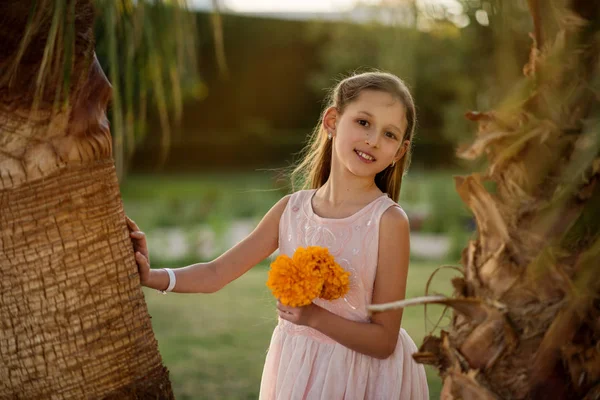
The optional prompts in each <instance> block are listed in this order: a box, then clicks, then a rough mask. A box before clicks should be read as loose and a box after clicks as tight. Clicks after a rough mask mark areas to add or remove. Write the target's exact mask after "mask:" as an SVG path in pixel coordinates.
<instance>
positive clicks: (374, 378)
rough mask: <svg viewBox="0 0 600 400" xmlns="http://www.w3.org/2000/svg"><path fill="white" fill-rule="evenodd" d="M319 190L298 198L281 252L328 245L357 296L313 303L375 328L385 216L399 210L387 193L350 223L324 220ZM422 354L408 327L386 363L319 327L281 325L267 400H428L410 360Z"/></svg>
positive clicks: (286, 216) (265, 385) (421, 374)
mask: <svg viewBox="0 0 600 400" xmlns="http://www.w3.org/2000/svg"><path fill="white" fill-rule="evenodd" d="M315 191H316V190H314V189H313V190H302V191H299V192H296V193H294V194H293V195H292V196H291V198H290V200H289V202H288V205H287V207H286V209H285V210H284V212H283V215H282V216H281V220H280V223H279V252H280V254H287V255H288V256H292V254H293V253H294V250H295V249H296V248H298V247H306V246H324V247H327V248H328V249H329V252H330V253H331V254H332V255H333V256H334V257H335V259H336V261H337V263H338V264H340V266H342V267H343V268H344V269H346V270H347V271H350V273H351V277H350V290H349V291H348V293H347V294H346V296H345V297H343V298H341V299H337V300H334V301H327V300H322V299H317V300H315V301H314V303H315V304H317V305H319V306H321V307H323V308H326V309H327V310H329V311H331V312H333V313H335V314H337V315H340V316H342V317H344V318H347V319H350V320H354V321H362V322H368V321H369V317H368V314H367V309H366V307H367V305H368V304H370V302H371V296H372V294H373V283H374V280H375V270H376V268H377V252H378V242H379V221H380V219H381V215H382V214H383V213H384V211H385V210H387V209H388V208H389V207H398V205H397V204H396V203H395V202H394V201H393V200H392V199H390V198H389V197H388V196H387V195H383V196H381V197H379V198H377V199H375V200H373V201H372V202H371V203H370V204H368V205H367V206H365V207H364V208H362V209H361V210H359V211H358V212H357V213H355V214H354V215H351V216H349V217H347V218H342V219H330V218H322V217H320V216H318V215H317V214H315V213H314V212H313V208H312V197H313V195H314V193H315ZM416 351H417V347H416V346H415V344H414V342H413V341H412V339H411V338H410V336H408V334H407V333H406V331H405V330H404V329H400V332H399V335H398V344H397V346H396V350H395V351H394V353H393V354H392V355H391V356H390V357H389V358H387V359H385V360H379V359H376V358H373V357H369V356H367V355H364V354H360V353H358V352H356V351H354V350H350V349H349V348H347V347H345V346H343V345H341V344H339V343H337V342H336V341H334V340H333V339H331V338H329V337H328V336H326V335H324V334H322V333H320V332H319V331H317V330H315V329H312V328H309V327H305V326H298V325H295V324H292V323H290V322H288V321H285V320H282V319H279V322H278V325H277V326H276V327H275V331H274V332H273V337H272V338H271V344H270V346H269V351H268V353H267V357H266V361H265V366H264V370H263V375H262V381H261V386H260V399H261V400H275V399H277V400H295V399H298V400H303V399H308V400H315V399H319V400H341V399H346V400H349V399H353V400H354V399H369V400H371V399H374V400H375V399H377V400H379V399H384V400H392V399H402V400H422V399H423V400H425V399H428V398H429V394H428V387H427V378H426V377H425V370H424V368H423V366H422V365H420V364H417V363H416V362H415V361H414V360H413V359H412V357H411V354H412V353H415V352H416Z"/></svg>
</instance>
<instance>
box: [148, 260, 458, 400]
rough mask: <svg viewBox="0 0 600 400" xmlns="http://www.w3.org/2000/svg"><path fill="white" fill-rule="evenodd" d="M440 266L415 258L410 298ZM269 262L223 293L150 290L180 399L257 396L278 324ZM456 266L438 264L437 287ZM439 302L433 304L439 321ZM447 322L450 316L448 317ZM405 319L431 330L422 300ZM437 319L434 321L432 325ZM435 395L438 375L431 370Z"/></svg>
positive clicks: (445, 287)
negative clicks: (268, 275) (269, 285)
mask: <svg viewBox="0 0 600 400" xmlns="http://www.w3.org/2000/svg"><path fill="white" fill-rule="evenodd" d="M436 266H437V265H434V264H430V263H429V264H428V263H421V262H414V263H412V264H411V267H410V271H409V279H408V289H407V297H415V296H421V295H423V293H424V288H425V282H426V281H427V279H428V278H429V276H430V275H431V273H432V272H433V271H434V270H435V268H436ZM266 273H267V269H266V267H265V266H257V267H255V268H254V269H253V270H251V271H249V272H248V273H247V274H246V275H244V276H242V277H241V278H240V279H238V280H237V281H235V282H233V283H232V284H230V285H229V286H227V287H226V288H224V289H223V290H221V291H220V292H218V293H215V294H210V295H200V294H197V295H192V294H168V295H161V294H160V293H158V292H156V291H154V290H148V289H145V294H146V300H147V303H148V308H149V312H150V314H151V316H152V324H153V328H154V332H155V333H156V338H157V340H158V343H159V348H160V352H161V354H162V356H163V359H164V362H165V364H166V366H167V367H168V368H169V370H170V371H171V381H172V383H173V388H174V391H175V396H176V398H177V399H180V400H183V399H256V398H257V397H258V390H259V385H260V376H261V373H262V365H263V362H264V358H265V354H266V350H267V347H268V344H269V340H270V337H271V333H272V330H273V328H274V326H275V324H276V315H275V312H274V301H273V299H272V297H271V295H270V293H269V291H268V289H267V288H266V287H265V280H266ZM451 276H453V272H451V271H448V270H444V271H441V272H440V273H439V274H438V275H437V276H436V279H434V282H433V283H432V285H431V289H432V290H433V291H434V292H440V293H448V292H449V290H450V284H449V281H450V277H451ZM440 313H441V307H439V306H431V307H429V309H428V316H429V319H431V320H437V318H438V317H439V315H440ZM445 323H447V321H445ZM402 326H403V327H404V329H406V330H407V331H408V333H409V334H410V336H411V337H412V338H413V339H414V340H415V342H416V343H417V345H419V344H420V343H421V341H422V338H423V337H424V335H425V334H426V332H427V331H426V328H425V319H424V314H423V307H422V306H418V307H413V308H410V309H407V310H406V311H405V313H404V317H403V321H402ZM431 327H432V324H431V323H430V324H429V329H431ZM427 375H428V380H429V387H430V398H432V399H436V398H439V392H440V385H441V382H440V380H439V377H438V376H437V373H436V372H435V371H434V370H429V369H428V371H427Z"/></svg>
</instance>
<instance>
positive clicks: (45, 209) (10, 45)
mask: <svg viewBox="0 0 600 400" xmlns="http://www.w3.org/2000/svg"><path fill="white" fill-rule="evenodd" d="M36 4H37V7H39V9H38V13H37V14H35V13H34V14H32V15H33V20H34V23H35V24H36V25H35V26H36V27H37V31H36V32H34V33H33V36H32V40H31V42H30V45H29V46H28V47H27V49H26V50H25V51H24V52H23V53H22V57H21V59H20V65H19V68H18V69H17V70H15V73H13V74H12V75H10V76H9V75H8V74H3V75H2V77H0V78H1V79H0V210H1V212H0V277H1V279H0V360H2V362H0V398H16V399H18V398H53V399H54V398H56V399H81V398H111V399H137V398H158V399H171V398H173V393H172V390H171V385H170V382H169V379H168V371H167V369H166V368H165V367H164V366H163V364H162V360H161V357H160V354H159V352H158V347H157V343H156V340H155V338H154V335H153V332H152V327H151V323H150V316H149V315H148V311H147V308H146V304H145V301H144V295H143V292H142V290H141V286H140V282H139V277H138V274H137V266H136V263H135V259H134V256H133V249H132V245H131V241H130V239H129V235H128V229H127V226H126V223H125V215H124V211H123V205H122V202H121V198H120V194H119V184H118V180H117V175H116V171H115V166H114V162H113V160H112V145H111V138H110V132H109V129H108V122H107V119H106V114H105V111H106V106H107V102H108V101H109V99H110V93H111V88H110V84H109V83H108V81H107V80H106V77H105V76H104V74H103V72H102V70H101V68H100V66H99V64H98V61H97V60H96V59H95V56H94V54H93V35H92V34H91V32H92V24H93V9H92V5H91V2H90V1H79V2H76V3H74V4H73V5H72V6H73V8H72V9H73V10H74V13H75V14H74V20H75V24H74V26H75V29H76V36H75V37H76V40H75V49H74V51H73V58H72V60H69V61H68V62H72V68H73V69H72V74H71V76H72V82H73V85H72V87H71V89H69V90H68V91H67V94H68V96H67V97H68V103H67V105H66V106H64V103H62V102H60V103H61V106H60V107H59V108H58V109H57V108H56V107H55V105H56V102H55V100H56V99H57V98H60V97H59V96H57V95H56V94H57V91H58V90H60V88H61V87H62V86H61V85H60V82H61V80H57V79H55V78H56V76H58V75H60V71H62V69H61V68H57V67H56V66H57V65H58V66H59V67H61V65H62V64H61V63H60V62H56V60H54V59H51V60H50V61H46V62H47V65H48V66H49V67H48V68H50V70H49V71H50V73H49V75H47V77H49V78H50V79H48V80H47V81H44V80H42V81H41V82H45V85H46V86H45V90H44V91H42V92H41V94H39V93H38V92H36V91H37V90H38V89H39V87H40V85H39V82H40V81H39V80H37V76H38V75H37V73H38V71H39V69H40V65H41V64H42V63H43V62H44V61H43V60H44V59H45V58H44V50H45V48H46V41H47V40H48V35H49V33H48V32H49V30H50V31H52V29H51V28H50V27H51V21H52V16H53V14H52V13H53V12H55V10H54V9H53V8H52V7H53V6H54V5H55V2H53V1H43V0H40V1H37V2H36ZM56 4H58V3H56ZM69 4H70V2H67V7H68V6H69ZM30 7H31V4H29V3H28V2H21V1H7V2H2V4H0V15H1V16H2V17H0V18H4V19H3V20H2V21H0V26H1V27H0V42H1V43H3V46H1V47H2V49H0V67H2V69H3V72H6V71H7V70H9V69H10V68H11V66H12V62H13V61H14V60H15V59H16V54H18V53H19V48H20V47H19V46H20V43H21V38H22V37H23V36H24V35H23V32H27V29H28V27H27V26H28V25H27V23H26V21H27V19H28V17H29V8H30ZM25 36H27V35H25ZM65 54H66V53H65V52H64V51H63V52H60V51H59V52H55V57H58V58H62V59H67V60H68V58H66V56H65ZM52 68H55V69H56V68H57V69H56V70H53V69H52ZM7 76H9V78H10V79H9V78H7ZM34 82H37V84H33V83H34ZM56 82H59V83H58V84H57V83H56ZM36 93H37V94H36ZM34 106H35V107H36V108H35V109H34V108H33V107H34Z"/></svg>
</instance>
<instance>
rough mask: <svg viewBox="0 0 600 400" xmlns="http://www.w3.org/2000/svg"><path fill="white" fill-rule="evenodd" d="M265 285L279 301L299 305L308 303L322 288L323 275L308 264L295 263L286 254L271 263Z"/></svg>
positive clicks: (288, 304) (289, 304)
mask: <svg viewBox="0 0 600 400" xmlns="http://www.w3.org/2000/svg"><path fill="white" fill-rule="evenodd" d="M267 286H268V287H269V289H271V292H272V293H273V296H275V297H276V298H277V299H279V301H281V303H283V304H285V305H286V306H291V307H300V306H305V305H308V304H310V303H311V302H312V301H313V300H314V299H315V298H316V297H317V296H318V295H319V294H320V293H321V290H322V289H323V276H322V275H321V271H320V270H319V269H318V268H315V267H314V265H310V264H296V263H295V262H294V261H293V260H292V259H291V258H289V257H288V256H287V255H285V254H284V255H280V256H278V257H277V258H276V259H275V261H273V262H272V263H271V269H270V271H269V279H268V280H267Z"/></svg>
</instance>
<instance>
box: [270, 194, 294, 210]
mask: <svg viewBox="0 0 600 400" xmlns="http://www.w3.org/2000/svg"><path fill="white" fill-rule="evenodd" d="M292 196H293V194H288V195H285V196H283V197H282V198H281V199H279V201H278V202H277V203H275V205H274V206H273V208H271V210H272V211H277V212H278V213H279V214H281V213H283V210H285V207H287V205H288V203H289V202H290V199H291V198H292Z"/></svg>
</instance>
